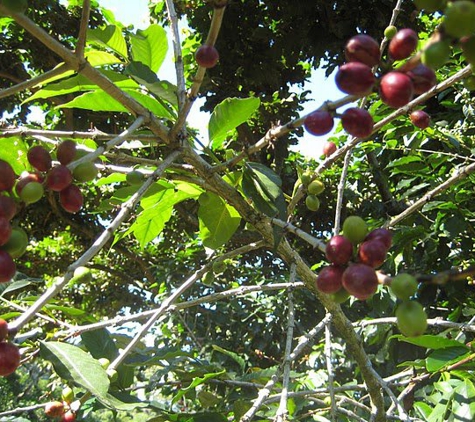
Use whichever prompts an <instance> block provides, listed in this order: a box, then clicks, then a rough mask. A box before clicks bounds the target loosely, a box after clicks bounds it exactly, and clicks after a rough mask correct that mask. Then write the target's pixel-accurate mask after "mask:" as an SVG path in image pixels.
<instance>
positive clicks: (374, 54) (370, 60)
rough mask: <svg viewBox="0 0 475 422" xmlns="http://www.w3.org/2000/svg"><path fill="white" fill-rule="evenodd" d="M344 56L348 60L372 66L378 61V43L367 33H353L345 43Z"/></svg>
mask: <svg viewBox="0 0 475 422" xmlns="http://www.w3.org/2000/svg"><path fill="white" fill-rule="evenodd" d="M345 57H346V61H348V62H360V63H364V64H365V65H367V66H369V67H373V66H375V65H377V64H378V63H379V57H380V51H379V45H378V43H377V42H376V40H375V39H374V38H373V37H370V36H369V35H365V34H359V35H355V36H354V37H351V38H350V39H349V40H348V42H347V43H346V46H345Z"/></svg>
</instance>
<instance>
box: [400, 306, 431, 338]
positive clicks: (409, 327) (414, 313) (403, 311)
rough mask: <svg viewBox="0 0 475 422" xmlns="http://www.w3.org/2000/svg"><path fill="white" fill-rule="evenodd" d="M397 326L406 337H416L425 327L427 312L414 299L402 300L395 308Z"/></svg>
mask: <svg viewBox="0 0 475 422" xmlns="http://www.w3.org/2000/svg"><path fill="white" fill-rule="evenodd" d="M396 318H397V327H398V328H399V331H400V332H401V333H402V334H404V335H405V336H406V337H417V336H420V335H422V334H424V333H425V331H426V329H427V314H426V313H425V311H424V308H423V307H422V305H421V304H420V303H419V302H417V301H415V300H408V301H405V302H402V303H401V304H400V305H399V306H398V307H397V308H396Z"/></svg>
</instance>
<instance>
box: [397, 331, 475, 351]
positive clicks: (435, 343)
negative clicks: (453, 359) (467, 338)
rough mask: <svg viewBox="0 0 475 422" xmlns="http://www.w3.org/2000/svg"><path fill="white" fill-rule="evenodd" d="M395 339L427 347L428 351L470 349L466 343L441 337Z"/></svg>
mask: <svg viewBox="0 0 475 422" xmlns="http://www.w3.org/2000/svg"><path fill="white" fill-rule="evenodd" d="M393 338H397V339H398V340H399V341H404V342H406V343H411V344H415V345H416V346H421V347H425V348H426V349H434V350H437V349H445V348H448V347H462V348H465V349H466V350H468V347H466V346H465V344H464V343H461V342H460V341H457V340H452V339H448V338H445V337H441V336H433V335H429V334H427V335H422V336H419V337H405V336H402V335H399V334H398V335H395V336H393Z"/></svg>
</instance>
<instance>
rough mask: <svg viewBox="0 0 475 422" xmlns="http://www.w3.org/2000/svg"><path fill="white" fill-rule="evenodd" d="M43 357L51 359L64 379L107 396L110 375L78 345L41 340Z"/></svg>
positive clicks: (101, 395) (97, 395)
mask: <svg viewBox="0 0 475 422" xmlns="http://www.w3.org/2000/svg"><path fill="white" fill-rule="evenodd" d="M40 353H41V355H42V357H43V358H44V359H46V360H48V361H50V362H51V363H52V364H53V366H54V369H55V371H56V373H57V374H58V375H59V376H60V377H61V378H63V379H65V380H68V381H71V382H74V383H75V384H77V385H79V386H81V387H83V388H85V389H86V390H87V391H89V392H90V393H91V394H93V395H94V396H96V397H98V398H99V397H105V396H106V394H107V391H108V390H109V377H108V376H107V373H106V371H105V370H104V369H103V368H102V366H101V365H100V364H99V362H98V361H97V360H96V359H94V358H93V357H92V356H91V355H89V354H88V353H86V352H84V351H83V350H81V349H80V348H79V347H77V346H73V345H71V344H68V343H60V342H53V341H50V342H43V341H42V342H40Z"/></svg>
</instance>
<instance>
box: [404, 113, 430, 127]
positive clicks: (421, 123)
mask: <svg viewBox="0 0 475 422" xmlns="http://www.w3.org/2000/svg"><path fill="white" fill-rule="evenodd" d="M409 118H410V119H411V122H412V124H413V125H414V126H415V127H418V128H419V129H426V128H428V127H429V126H430V116H429V115H428V114H427V113H426V112H425V111H422V110H414V111H413V112H412V113H411V114H410V115H409Z"/></svg>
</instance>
